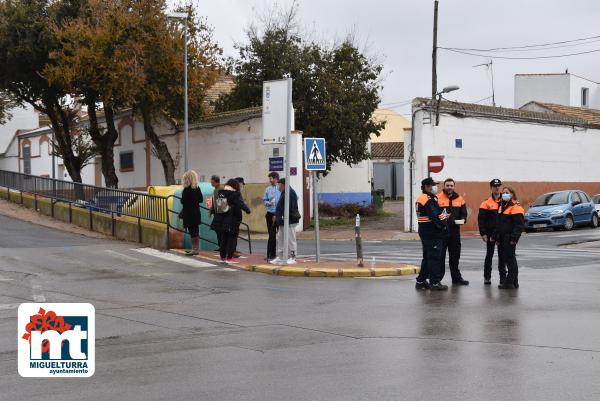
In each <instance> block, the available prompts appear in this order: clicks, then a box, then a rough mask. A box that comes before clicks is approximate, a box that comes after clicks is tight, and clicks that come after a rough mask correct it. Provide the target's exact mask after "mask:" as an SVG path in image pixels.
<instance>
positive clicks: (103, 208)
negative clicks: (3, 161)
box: [0, 170, 168, 224]
mask: <svg viewBox="0 0 600 401" xmlns="http://www.w3.org/2000/svg"><path fill="white" fill-rule="evenodd" d="M0 187H6V188H9V189H12V190H16V191H19V192H21V193H23V192H26V193H31V194H33V195H35V196H43V197H47V198H50V199H52V200H53V203H54V202H57V201H58V202H67V203H70V204H72V205H74V206H81V207H83V208H86V209H90V210H91V211H98V212H105V213H111V214H116V215H117V216H121V215H123V216H129V217H133V218H136V219H141V220H148V221H154V222H157V223H164V224H167V223H168V219H167V217H168V210H167V198H165V197H162V196H158V195H149V194H146V193H143V192H134V191H124V190H121V189H114V188H103V187H96V186H93V185H86V184H80V183H77V182H72V181H62V180H56V179H52V178H48V177H39V176H35V175H29V174H23V173H16V172H14V171H5V170H0Z"/></svg>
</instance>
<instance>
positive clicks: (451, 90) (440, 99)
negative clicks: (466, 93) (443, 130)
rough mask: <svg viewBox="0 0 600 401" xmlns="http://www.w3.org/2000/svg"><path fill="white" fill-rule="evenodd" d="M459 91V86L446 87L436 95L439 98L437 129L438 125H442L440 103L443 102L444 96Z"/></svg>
mask: <svg viewBox="0 0 600 401" xmlns="http://www.w3.org/2000/svg"><path fill="white" fill-rule="evenodd" d="M459 89H460V87H459V86H458V85H450V86H446V87H444V89H442V90H441V92H438V93H436V94H435V95H436V96H437V103H436V105H435V125H436V127H437V126H438V125H440V103H441V102H442V94H444V93H448V92H454V91H456V90H459Z"/></svg>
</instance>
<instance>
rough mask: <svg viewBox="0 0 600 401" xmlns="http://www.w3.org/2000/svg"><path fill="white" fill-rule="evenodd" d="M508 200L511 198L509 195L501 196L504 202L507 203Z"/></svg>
mask: <svg viewBox="0 0 600 401" xmlns="http://www.w3.org/2000/svg"><path fill="white" fill-rule="evenodd" d="M510 198H512V195H511V194H502V200H503V201H504V202H508V201H509V200H510Z"/></svg>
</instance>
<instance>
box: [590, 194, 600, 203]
mask: <svg viewBox="0 0 600 401" xmlns="http://www.w3.org/2000/svg"><path fill="white" fill-rule="evenodd" d="M592 202H594V203H595V204H600V194H599V195H594V197H592Z"/></svg>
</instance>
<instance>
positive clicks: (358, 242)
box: [354, 214, 364, 267]
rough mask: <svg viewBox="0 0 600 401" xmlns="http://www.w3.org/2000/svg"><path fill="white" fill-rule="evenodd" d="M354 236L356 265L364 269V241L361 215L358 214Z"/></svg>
mask: <svg viewBox="0 0 600 401" xmlns="http://www.w3.org/2000/svg"><path fill="white" fill-rule="evenodd" d="M354 234H355V238H356V265H357V266H358V267H363V266H364V265H363V252H362V239H361V238H360V214H356V225H355V226H354Z"/></svg>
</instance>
